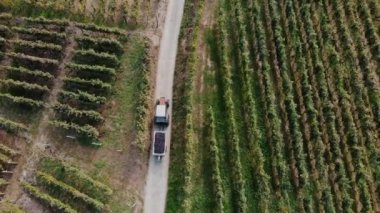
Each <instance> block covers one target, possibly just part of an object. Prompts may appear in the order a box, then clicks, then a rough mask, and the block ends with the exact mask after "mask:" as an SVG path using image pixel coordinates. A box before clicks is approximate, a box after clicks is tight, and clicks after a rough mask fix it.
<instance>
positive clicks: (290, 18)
mask: <svg viewBox="0 0 380 213" xmlns="http://www.w3.org/2000/svg"><path fill="white" fill-rule="evenodd" d="M205 4H206V5H208V7H209V8H210V7H211V6H210V5H209V4H210V3H207V2H206V3H205V2H204V1H201V0H199V1H195V3H194V4H191V3H189V5H191V6H192V7H194V8H197V10H200V11H201V10H202V8H203V5H205ZM216 5H218V6H216ZM379 6H380V5H379V3H378V1H372V0H366V1H354V0H347V1H343V0H319V1H309V0H281V1H276V0H260V1H254V0H220V1H219V2H218V3H217V4H215V6H214V7H215V8H216V9H215V10H216V11H215V15H214V16H215V17H214V22H215V23H214V25H213V26H212V29H210V30H209V31H207V32H206V37H205V38H201V39H204V40H205V42H207V43H208V54H209V58H210V59H211V60H212V61H213V64H212V65H210V66H207V65H206V68H203V70H201V72H198V71H197V69H199V68H202V67H203V64H202V63H207V62H202V61H201V58H200V56H199V57H198V58H196V59H194V57H196V56H194V54H196V53H197V51H201V50H200V48H201V47H199V46H200V45H198V43H199V42H200V39H199V38H198V37H199V32H198V31H197V30H199V29H198V28H199V25H200V23H199V22H198V21H196V20H197V17H198V16H200V17H202V15H201V14H196V15H195V16H194V14H191V13H190V12H188V14H187V15H188V16H189V17H196V18H194V20H195V21H194V22H191V23H189V22H183V30H184V32H186V30H187V29H188V28H191V29H193V28H195V29H197V30H194V31H191V32H192V34H191V35H189V34H188V35H186V36H187V38H186V36H184V37H185V39H187V40H185V41H187V42H188V45H189V47H190V48H188V50H190V51H192V52H191V53H189V54H187V55H186V54H184V57H185V59H184V58H180V60H182V61H179V60H178V59H177V65H178V66H180V67H181V68H177V69H178V70H177V79H180V80H179V81H183V79H182V78H183V77H182V76H184V75H185V76H186V77H185V78H186V82H187V83H186V84H185V83H183V88H185V90H186V92H184V93H183V94H181V93H178V96H179V97H181V96H184V95H185V98H184V99H186V100H180V101H183V103H186V104H184V105H190V106H187V108H186V109H184V108H182V107H178V108H177V109H174V111H175V112H174V118H173V119H174V120H175V119H176V118H175V117H176V116H177V120H176V121H177V122H180V124H178V127H177V128H174V129H175V130H174V133H173V134H174V135H176V134H184V135H185V136H182V137H181V136H178V137H176V136H173V137H174V139H173V140H174V141H173V148H172V149H173V159H175V160H177V161H180V162H182V163H181V165H178V162H176V163H172V164H171V171H172V173H174V174H172V175H171V180H170V183H169V186H170V187H169V197H168V203H167V206H168V211H169V212H175V211H176V210H178V208H180V209H182V212H196V211H201V212H209V211H215V212H379V211H380V206H379V204H380V203H379V201H380V167H379V165H380V158H379V154H380V146H379V141H380V138H379V137H380V122H379V115H380V114H379V112H380V108H379V106H380V105H379V104H380V72H379V70H380V60H379V59H380V58H379V54H380V49H379V48H380V38H379V29H378V26H379V22H378V17H379V15H380V12H379ZM205 12H206V11H205ZM185 14H186V11H185ZM197 15H198V16H197ZM198 18H199V17H198ZM186 20H187V19H186V17H185V21H186ZM182 39H183V38H182ZM182 42H184V41H182ZM181 64H185V67H183V66H181ZM199 75H202V76H203V77H204V78H205V79H206V80H204V82H202V83H203V84H204V85H205V89H204V91H203V90H199V89H197V88H196V85H197V84H199V82H197V81H196V79H197V80H199V79H198V77H197V76H199ZM178 76H180V77H178ZM183 88H182V89H183ZM177 89H178V88H177ZM188 90H189V91H188ZM198 96H201V101H199V100H198V99H199V98H197V99H195V98H194V97H198ZM209 106H212V107H211V108H209ZM191 109H194V110H191ZM176 111H177V115H176V114H175V113H176ZM199 111H200V112H201V113H202V115H203V116H201V117H203V118H199V117H198V115H197V113H199ZM181 113H182V114H184V115H186V117H181V116H183V115H182V114H181ZM181 120H183V121H181ZM199 121H202V122H203V124H198V123H199ZM181 122H182V123H181ZM184 127H185V128H186V129H184ZM176 143H178V145H176ZM184 153H185V154H184ZM181 156H182V157H181ZM183 156H185V158H184V157H183ZM199 161H202V163H199ZM183 171H185V173H184V172H183ZM180 174H181V175H183V174H184V175H183V177H179V176H178V175H180Z"/></svg>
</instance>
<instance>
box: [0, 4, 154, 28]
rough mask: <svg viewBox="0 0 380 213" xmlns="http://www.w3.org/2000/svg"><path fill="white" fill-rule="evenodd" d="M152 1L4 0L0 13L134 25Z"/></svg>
mask: <svg viewBox="0 0 380 213" xmlns="http://www.w3.org/2000/svg"><path fill="white" fill-rule="evenodd" d="M156 3H157V2H155V1H153V0H147V1H138V0H130V1H123V0H33V1H30V0H4V1H1V2H0V10H7V11H10V12H12V13H13V14H17V15H25V16H39V15H43V16H45V17H49V18H67V17H70V19H71V20H76V21H80V22H83V21H86V22H87V21H89V22H95V23H97V24H108V25H113V26H116V25H118V26H126V25H127V26H128V25H130V26H131V25H136V24H139V23H141V22H143V21H144V22H146V17H147V16H148V15H150V14H151V13H152V11H153V9H154V4H156Z"/></svg>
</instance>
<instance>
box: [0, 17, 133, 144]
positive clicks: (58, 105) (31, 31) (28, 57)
mask: <svg viewBox="0 0 380 213" xmlns="http://www.w3.org/2000/svg"><path fill="white" fill-rule="evenodd" d="M1 20H2V24H4V25H1V27H0V28H1V29H2V31H1V34H2V35H4V37H1V39H2V40H4V42H3V46H2V51H3V53H2V55H3V57H4V59H3V61H4V62H3V66H2V68H1V69H2V70H3V72H2V75H3V76H2V77H3V78H2V79H1V81H0V83H1V85H2V87H1V88H2V89H1V93H0V97H1V99H2V100H3V103H4V105H5V108H12V107H9V106H14V105H16V106H17V107H19V108H20V110H22V111H23V112H25V113H24V115H25V117H27V116H29V115H28V114H29V113H32V114H33V113H34V114H36V113H38V111H41V110H43V109H45V108H48V109H49V108H51V109H52V110H53V111H54V112H55V113H54V114H55V116H54V119H52V120H51V121H50V124H51V125H53V126H56V127H59V128H62V129H64V130H66V131H67V132H68V133H69V134H75V135H76V136H77V137H79V138H80V139H83V140H89V141H90V142H91V143H92V144H97V143H98V142H97V139H98V137H99V131H98V129H99V128H100V126H101V124H102V123H103V122H104V118H103V116H102V115H101V113H99V112H98V111H97V110H99V109H100V108H101V107H102V106H103V105H104V104H105V103H106V102H107V96H109V94H110V92H111V90H112V83H113V82H114V80H115V75H116V70H117V69H118V68H119V67H120V57H121V56H122V55H123V45H122V44H121V43H120V42H119V41H118V40H117V38H120V39H122V40H125V37H126V35H123V32H121V31H119V30H116V29H111V28H101V27H95V28H94V27H92V26H91V25H83V24H69V22H67V21H61V20H47V19H44V18H36V19H33V18H25V19H24V20H23V21H24V23H23V24H20V25H18V26H12V24H13V22H14V21H15V20H14V19H13V18H12V16H11V15H9V14H3V15H2V16H1ZM78 29H79V30H80V29H82V30H81V33H79V32H75V31H77V30H78ZM90 30H94V33H92V36H91V35H90V34H89V32H90ZM70 32H74V33H72V34H70ZM102 36H104V38H102ZM105 36H107V37H108V38H105ZM4 110H5V111H6V109H4ZM5 111H4V112H5ZM4 114H5V115H12V113H11V112H7V113H4ZM10 117H11V118H4V117H1V118H0V123H1V126H2V127H3V129H5V130H6V131H8V132H9V133H19V132H22V131H28V130H29V129H30V128H29V127H28V123H25V122H23V119H22V118H21V119H18V120H17V119H15V118H13V117H12V116H10Z"/></svg>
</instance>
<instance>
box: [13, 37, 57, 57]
mask: <svg viewBox="0 0 380 213" xmlns="http://www.w3.org/2000/svg"><path fill="white" fill-rule="evenodd" d="M12 43H13V44H14V48H15V52H18V53H24V54H27V55H33V56H37V57H41V58H52V59H57V58H60V56H61V54H62V51H63V48H62V46H61V45H56V44H51V43H45V42H41V41H37V42H34V41H25V40H13V41H12Z"/></svg>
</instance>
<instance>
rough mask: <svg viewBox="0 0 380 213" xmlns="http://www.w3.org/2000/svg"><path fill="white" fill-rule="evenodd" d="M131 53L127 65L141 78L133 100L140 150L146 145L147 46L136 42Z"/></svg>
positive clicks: (141, 42)
mask: <svg viewBox="0 0 380 213" xmlns="http://www.w3.org/2000/svg"><path fill="white" fill-rule="evenodd" d="M134 45H135V46H134V48H133V50H134V51H133V52H132V53H130V57H129V60H128V65H129V66H130V67H131V69H132V71H133V72H136V73H139V76H141V77H140V78H139V79H138V84H137V91H139V92H138V94H137V97H136V98H135V109H136V117H135V120H136V121H135V125H136V130H137V144H138V145H139V147H140V148H144V147H145V143H146V131H147V124H146V118H147V113H148V108H149V98H148V97H149V89H150V88H149V77H150V72H149V70H148V68H147V64H148V61H147V58H148V55H147V52H146V49H147V44H146V43H145V42H144V41H137V42H136V43H134Z"/></svg>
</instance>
